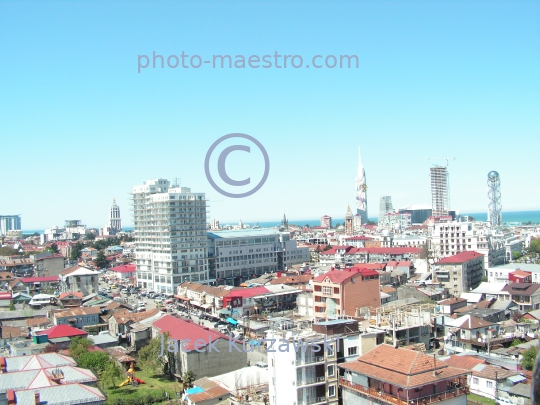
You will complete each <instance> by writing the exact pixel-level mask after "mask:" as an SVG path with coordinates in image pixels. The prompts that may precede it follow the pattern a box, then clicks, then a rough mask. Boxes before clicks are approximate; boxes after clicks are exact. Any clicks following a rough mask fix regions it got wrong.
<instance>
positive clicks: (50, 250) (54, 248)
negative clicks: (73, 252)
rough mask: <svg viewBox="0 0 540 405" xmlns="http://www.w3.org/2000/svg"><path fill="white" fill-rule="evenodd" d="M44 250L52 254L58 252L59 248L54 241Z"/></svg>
mask: <svg viewBox="0 0 540 405" xmlns="http://www.w3.org/2000/svg"><path fill="white" fill-rule="evenodd" d="M46 250H48V251H49V252H51V253H54V254H58V253H60V249H58V245H57V244H56V243H53V244H51V246H49V247H48V248H47V249H46Z"/></svg>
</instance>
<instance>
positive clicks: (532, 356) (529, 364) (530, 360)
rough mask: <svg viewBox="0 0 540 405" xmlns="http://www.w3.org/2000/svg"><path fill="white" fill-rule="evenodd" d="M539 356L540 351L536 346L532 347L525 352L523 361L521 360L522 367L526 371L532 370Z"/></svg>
mask: <svg viewBox="0 0 540 405" xmlns="http://www.w3.org/2000/svg"><path fill="white" fill-rule="evenodd" d="M537 355H538V349H537V348H536V346H533V347H530V348H528V349H527V350H525V351H524V352H523V359H522V360H521V367H522V368H523V369H525V370H532V369H533V368H534V365H535V363H536V356H537Z"/></svg>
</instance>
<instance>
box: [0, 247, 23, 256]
mask: <svg viewBox="0 0 540 405" xmlns="http://www.w3.org/2000/svg"><path fill="white" fill-rule="evenodd" d="M18 254H19V251H18V250H16V249H13V248H10V247H9V246H4V247H0V256H15V255H18Z"/></svg>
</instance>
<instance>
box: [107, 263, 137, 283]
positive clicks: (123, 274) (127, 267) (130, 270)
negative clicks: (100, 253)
mask: <svg viewBox="0 0 540 405" xmlns="http://www.w3.org/2000/svg"><path fill="white" fill-rule="evenodd" d="M135 267H136V266H135V264H131V263H130V264H121V265H119V266H114V267H111V268H110V269H109V271H111V272H112V273H114V276H115V277H116V278H119V279H124V278H130V277H133V276H134V275H135V274H137V271H136V269H135Z"/></svg>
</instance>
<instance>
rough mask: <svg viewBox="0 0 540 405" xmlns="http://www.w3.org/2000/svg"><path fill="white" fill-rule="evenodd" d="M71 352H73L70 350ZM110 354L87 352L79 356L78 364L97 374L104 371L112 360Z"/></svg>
mask: <svg viewBox="0 0 540 405" xmlns="http://www.w3.org/2000/svg"><path fill="white" fill-rule="evenodd" d="M70 354H71V352H70ZM110 361H111V360H110V358H109V355H108V354H107V353H105V352H88V351H87V352H86V353H83V354H81V355H80V356H79V358H78V359H77V364H78V365H79V367H82V368H89V369H90V370H92V371H93V372H94V373H96V374H100V375H101V373H103V371H105V369H106V368H107V365H108V364H109V362H110Z"/></svg>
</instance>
